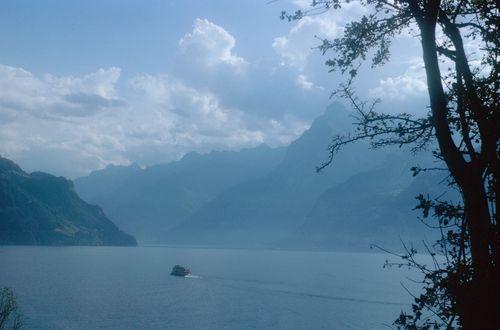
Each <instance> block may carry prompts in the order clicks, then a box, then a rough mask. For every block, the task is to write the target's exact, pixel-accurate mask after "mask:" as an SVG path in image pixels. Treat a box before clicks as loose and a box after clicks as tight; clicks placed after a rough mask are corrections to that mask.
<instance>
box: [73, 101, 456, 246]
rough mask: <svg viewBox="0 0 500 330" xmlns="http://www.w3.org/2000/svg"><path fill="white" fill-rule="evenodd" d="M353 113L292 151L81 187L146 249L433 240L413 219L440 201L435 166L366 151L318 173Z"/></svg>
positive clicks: (322, 122)
mask: <svg viewBox="0 0 500 330" xmlns="http://www.w3.org/2000/svg"><path fill="white" fill-rule="evenodd" d="M351 122H352V118H351V117H350V112H349V111H348V110H346V109H345V108H343V107H342V106H341V105H339V104H334V105H332V106H330V107H329V108H328V109H327V110H326V112H325V113H324V114H323V115H322V116H320V117H319V118H317V119H316V120H315V121H314V122H313V124H312V125H311V127H310V128H309V129H308V130H307V131H306V132H304V133H303V134H302V136H300V137H299V138H298V139H296V140H295V141H294V142H292V143H291V144H290V145H289V146H288V147H286V148H269V147H267V146H265V145H261V146H259V147H257V148H251V149H244V150H241V151H239V152H233V151H231V152H211V153H209V154H203V155H201V154H196V153H190V154H187V155H186V156H185V157H183V158H182V159H181V160H179V161H176V162H172V163H169V164H165V165H156V166H152V167H147V168H144V169H141V168H140V167H139V166H137V165H131V166H127V167H123V166H108V167H107V168H105V169H104V170H100V171H95V172H93V173H91V174H90V175H89V176H86V177H82V178H78V179H76V180H75V189H76V190H77V191H78V193H79V194H80V195H81V196H82V198H84V199H85V200H87V201H89V202H91V203H95V204H98V205H101V206H102V207H103V209H104V210H105V211H106V214H108V215H109V216H110V218H111V219H113V221H115V222H116V223H117V224H119V225H120V226H121V227H122V228H124V229H125V230H127V231H129V232H131V233H133V234H134V235H135V236H136V237H137V238H138V239H139V241H142V242H146V243H167V244H190V245H211V246H236V247H283V248H343V249H344V248H345V249H350V248H356V249H357V248H360V249H364V248H366V247H368V246H369V245H370V244H371V243H380V244H382V245H384V244H385V246H388V245H391V244H396V245H399V238H400V237H401V238H403V239H404V238H415V237H419V238H420V237H422V238H423V237H426V236H428V235H431V236H432V235H434V233H433V232H429V231H427V229H426V227H425V226H424V225H422V224H421V223H419V221H418V220H417V215H418V213H416V212H414V211H412V209H413V207H414V205H415V199H414V196H416V195H417V194H418V193H427V192H429V193H436V194H437V193H441V192H444V191H445V190H446V189H445V187H442V186H439V185H438V184H437V182H438V181H439V180H440V179H439V178H438V177H436V175H433V174H428V173H426V174H421V175H419V176H417V177H416V178H414V177H412V176H411V172H410V167H411V166H414V165H424V164H425V163H428V162H429V159H427V158H426V157H427V156H426V154H421V155H419V156H418V157H414V156H411V155H410V154H409V153H408V152H406V151H404V150H401V149H396V148H392V149H391V148H388V149H382V150H378V151H373V150H371V149H369V147H368V145H367V144H366V143H362V142H361V143H357V144H352V145H349V146H346V147H345V148H344V149H343V150H342V151H341V152H340V153H339V154H337V155H336V156H335V159H334V163H333V164H332V165H331V166H330V167H328V168H326V169H325V170H324V171H323V172H321V173H316V171H315V168H316V166H318V165H320V164H321V163H322V162H323V161H324V160H325V159H326V158H327V156H328V153H327V146H328V143H329V142H330V141H331V138H332V137H333V136H334V135H335V134H338V133H342V132H347V131H349V130H352V125H351Z"/></svg>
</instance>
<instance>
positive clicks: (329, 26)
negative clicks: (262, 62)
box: [272, 0, 366, 70]
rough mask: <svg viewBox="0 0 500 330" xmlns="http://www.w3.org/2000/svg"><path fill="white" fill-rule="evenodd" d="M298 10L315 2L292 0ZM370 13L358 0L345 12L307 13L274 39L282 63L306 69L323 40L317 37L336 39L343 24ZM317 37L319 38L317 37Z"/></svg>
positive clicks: (346, 7)
mask: <svg viewBox="0 0 500 330" xmlns="http://www.w3.org/2000/svg"><path fill="white" fill-rule="evenodd" d="M292 3H293V4H294V5H296V6H297V7H298V9H302V10H305V9H308V8H310V5H311V3H312V1H307V0H296V1H293V2H292ZM364 12H366V8H365V7H364V6H362V5H361V4H360V3H359V2H358V1H352V2H350V3H346V4H344V5H343V7H342V11H337V10H329V11H327V12H325V13H323V14H322V15H315V16H305V17H304V18H302V19H301V20H299V21H297V22H296V23H295V24H294V26H293V27H292V28H291V29H290V31H289V32H288V34H287V35H285V36H279V37H276V38H274V40H273V43H272V47H273V48H274V50H275V51H276V53H277V54H278V55H279V56H280V59H281V64H282V65H288V66H291V67H295V68H297V69H299V70H304V69H305V67H306V66H307V64H308V58H309V56H310V54H311V53H312V52H313V51H314V47H316V46H318V44H319V43H320V42H319V41H318V39H317V38H328V39H332V38H335V37H337V36H339V35H340V33H341V32H342V30H343V26H344V25H345V24H346V23H347V22H348V21H350V20H352V19H354V18H355V17H358V16H360V15H361V14H363V13H364ZM315 37H316V38H315Z"/></svg>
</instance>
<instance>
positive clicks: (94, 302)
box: [0, 247, 411, 329]
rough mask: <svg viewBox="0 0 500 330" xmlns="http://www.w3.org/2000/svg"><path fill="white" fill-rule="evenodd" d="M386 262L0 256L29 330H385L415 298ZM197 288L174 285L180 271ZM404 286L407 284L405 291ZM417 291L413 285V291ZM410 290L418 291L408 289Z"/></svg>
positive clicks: (262, 255) (147, 254) (135, 251)
mask: <svg viewBox="0 0 500 330" xmlns="http://www.w3.org/2000/svg"><path fill="white" fill-rule="evenodd" d="M386 258H387V255H384V254H361V253H333V252H302V251H265V250H219V249H194V248H193V249H191V248H167V247H137V248H115V247H113V248H111V247H52V248H50V247H0V267H1V268H0V285H7V286H11V287H12V288H14V290H15V293H16V294H17V296H18V299H19V303H20V305H21V307H22V310H23V314H24V316H25V325H26V327H27V328H37V329H96V328H114V329H161V328H163V329H165V328H172V329H309V328H310V329H387V326H386V325H384V324H390V323H392V321H393V320H394V319H395V317H397V315H398V313H399V312H400V311H401V309H402V308H408V306H409V303H410V302H411V297H409V295H408V294H407V293H406V292H405V291H404V290H403V289H402V287H401V286H400V284H399V283H400V281H406V280H405V276H407V275H410V274H408V271H407V270H398V269H383V268H382V264H383V263H384V261H385V259H386ZM176 263H179V264H185V265H189V266H191V268H192V270H193V274H195V275H198V276H199V278H178V277H173V276H169V272H170V270H171V267H172V266H173V265H174V264H176ZM407 282H408V281H406V282H405V283H407ZM407 284H408V285H410V284H411V283H407ZM410 286H411V285H410Z"/></svg>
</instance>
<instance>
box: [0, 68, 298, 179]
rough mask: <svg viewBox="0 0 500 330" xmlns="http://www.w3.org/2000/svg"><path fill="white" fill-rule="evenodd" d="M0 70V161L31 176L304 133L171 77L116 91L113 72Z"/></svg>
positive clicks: (289, 122) (138, 79)
mask: <svg viewBox="0 0 500 330" xmlns="http://www.w3.org/2000/svg"><path fill="white" fill-rule="evenodd" d="M0 68H1V70H0V87H4V88H0V140H1V141H2V144H0V154H3V155H5V156H7V157H11V158H13V159H15V160H17V161H20V162H21V164H22V165H23V166H27V167H28V168H29V169H38V170H46V171H50V172H55V173H56V174H62V175H66V176H70V177H74V176H78V175H82V174H85V173H87V172H89V171H90V170H93V169H96V168H102V167H104V166H106V165H107V164H110V163H114V164H128V163H130V162H138V163H140V164H144V165H150V164H154V163H159V162H167V161H171V160H174V159H177V158H179V157H181V156H182V155H183V154H184V153H186V152H189V151H193V150H194V151H199V152H205V151H210V150H212V149H239V148H241V147H249V146H255V145H258V144H261V143H268V144H270V145H280V144H283V143H288V142H290V140H292V139H293V138H295V137H296V136H297V135H298V134H300V133H301V132H302V131H303V130H304V129H306V128H307V124H306V123H304V122H302V121H300V120H299V119H297V118H294V117H291V116H288V117H284V118H273V119H264V118H261V117H256V116H254V117H252V116H251V115H249V114H247V113H245V112H243V111H241V110H240V109H237V108H234V107H228V106H225V105H223V104H222V103H221V101H220V100H219V98H218V97H217V95H215V94H213V93H211V92H210V91H207V90H200V89H197V88H193V87H191V86H189V85H186V84H185V83H184V82H182V81H181V80H179V79H177V78H174V77H171V76H168V75H138V76H135V77H133V78H131V79H129V80H128V81H126V82H125V84H120V86H122V87H120V88H119V87H117V86H118V80H119V76H120V70H119V69H116V68H112V69H100V70H98V71H96V72H94V73H91V74H89V75H85V76H81V77H56V76H49V75H46V76H43V77H38V76H36V75H34V74H32V73H31V72H29V71H26V70H24V69H21V68H13V67H6V66H1V67H0ZM61 107H62V108H61ZM77 108H78V111H80V112H78V111H76V110H75V109H77ZM63 109H64V110H63ZM82 109H85V111H83V110H82ZM82 111H83V113H82ZM75 113H78V115H76V114H75ZM4 119H5V120H4Z"/></svg>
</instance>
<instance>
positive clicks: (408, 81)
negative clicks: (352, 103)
mask: <svg viewBox="0 0 500 330" xmlns="http://www.w3.org/2000/svg"><path fill="white" fill-rule="evenodd" d="M409 64H410V66H409V67H408V69H407V70H406V72H405V73H404V74H402V75H398V76H393V77H387V78H383V79H380V81H379V84H378V86H376V87H374V88H371V89H369V90H368V93H369V95H370V96H371V97H377V98H380V99H382V100H396V101H404V100H406V99H408V98H412V97H421V96H423V95H425V93H426V92H427V83H426V81H425V72H424V66H423V63H422V60H421V59H412V60H410V61H409Z"/></svg>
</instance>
